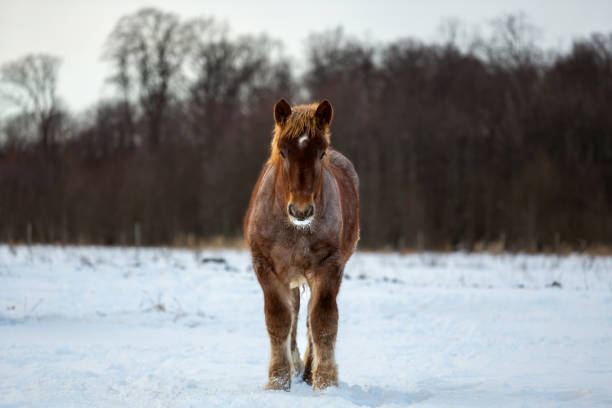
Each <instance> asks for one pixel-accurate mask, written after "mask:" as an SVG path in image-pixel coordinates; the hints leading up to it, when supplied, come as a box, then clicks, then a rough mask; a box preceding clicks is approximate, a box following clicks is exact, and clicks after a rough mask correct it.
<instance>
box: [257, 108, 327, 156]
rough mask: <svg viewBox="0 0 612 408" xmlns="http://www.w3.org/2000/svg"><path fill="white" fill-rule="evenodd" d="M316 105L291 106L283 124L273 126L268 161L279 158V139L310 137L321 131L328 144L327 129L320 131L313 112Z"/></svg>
mask: <svg viewBox="0 0 612 408" xmlns="http://www.w3.org/2000/svg"><path fill="white" fill-rule="evenodd" d="M318 106H319V104H318V103H313V104H310V105H298V106H293V107H292V108H291V114H290V115H289V117H288V118H287V120H286V122H285V124H284V125H283V126H282V127H281V126H279V125H278V124H277V125H275V126H274V133H273V138H272V152H271V154H270V159H269V160H268V162H276V161H278V160H279V159H280V152H279V150H278V143H279V142H280V141H281V140H292V139H297V138H299V137H300V136H302V135H305V134H306V135H308V136H310V137H314V136H315V135H317V134H320V133H322V136H323V137H324V138H325V140H326V142H327V143H328V144H329V143H330V133H329V129H325V130H323V131H322V130H320V129H318V127H317V121H316V118H315V112H316V110H317V107H318Z"/></svg>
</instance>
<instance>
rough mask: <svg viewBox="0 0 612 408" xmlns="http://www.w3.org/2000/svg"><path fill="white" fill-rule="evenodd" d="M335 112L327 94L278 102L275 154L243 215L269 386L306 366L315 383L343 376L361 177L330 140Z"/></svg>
mask: <svg viewBox="0 0 612 408" xmlns="http://www.w3.org/2000/svg"><path fill="white" fill-rule="evenodd" d="M332 115H333V110H332V107H331V104H330V103H329V102H328V101H323V102H322V103H320V104H312V105H300V106H294V107H291V106H290V105H289V104H288V103H287V102H286V101H285V100H284V99H281V100H280V101H279V102H277V104H276V105H275V107H274V119H275V123H276V125H275V128H274V137H273V139H272V149H271V155H270V158H269V160H268V161H267V163H266V164H265V166H264V168H263V169H262V171H261V174H260V176H259V180H258V181H257V184H256V185H255V188H254V190H253V194H252V196H251V202H250V205H249V208H248V211H247V214H246V217H245V222H244V233H245V238H246V241H247V243H248V245H249V247H250V249H251V253H252V258H253V268H254V271H255V274H256V275H257V279H258V281H259V284H260V285H261V288H262V291H263V295H264V312H265V318H266V326H267V329H268V334H269V337H270V347H271V357H270V365H269V373H268V375H269V379H268V383H267V385H266V388H267V389H284V390H288V389H289V388H290V386H291V376H292V373H299V372H300V371H302V370H303V379H304V381H305V382H307V383H308V384H311V385H313V386H314V388H315V389H323V388H325V387H328V386H331V385H337V384H338V374H337V367H336V364H335V361H334V347H335V342H336V334H337V331H338V306H337V304H336V296H337V295H338V291H339V289H340V283H341V281H342V276H343V271H344V265H345V264H346V262H347V261H348V259H349V257H350V256H351V254H352V253H353V251H354V250H355V246H356V244H357V241H358V239H359V196H358V188H359V180H358V177H357V173H356V172H355V169H354V167H353V165H352V164H351V162H350V161H349V160H348V159H347V158H346V157H344V156H343V155H342V154H340V153H339V152H337V151H335V150H333V149H332V148H331V147H330V132H329V125H330V123H331V120H332ZM302 283H307V284H308V286H309V288H310V291H311V297H310V301H309V303H308V321H307V328H308V345H307V348H306V352H305V354H304V361H303V362H302V360H301V359H300V357H299V352H298V349H297V345H296V341H295V337H296V326H297V317H298V311H299V307H300V294H299V285H300V284H302Z"/></svg>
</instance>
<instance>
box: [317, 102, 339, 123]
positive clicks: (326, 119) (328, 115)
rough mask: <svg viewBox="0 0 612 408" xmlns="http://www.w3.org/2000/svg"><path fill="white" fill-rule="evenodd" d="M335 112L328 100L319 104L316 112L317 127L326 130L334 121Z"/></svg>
mask: <svg viewBox="0 0 612 408" xmlns="http://www.w3.org/2000/svg"><path fill="white" fill-rule="evenodd" d="M333 115H334V110H333V108H332V106H331V103H329V101H328V100H327V99H325V100H324V101H323V102H321V103H320V104H319V106H318V107H317V111H316V112H315V118H316V119H317V125H318V126H319V127H320V128H321V129H326V128H327V127H328V126H329V124H330V123H331V121H332V117H333Z"/></svg>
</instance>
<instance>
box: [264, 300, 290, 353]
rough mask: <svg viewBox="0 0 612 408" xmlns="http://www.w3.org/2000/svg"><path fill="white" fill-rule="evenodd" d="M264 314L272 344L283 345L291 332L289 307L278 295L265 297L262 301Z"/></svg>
mask: <svg viewBox="0 0 612 408" xmlns="http://www.w3.org/2000/svg"><path fill="white" fill-rule="evenodd" d="M264 312H265V316H266V326H267V328H268V334H269V335H270V339H271V340H272V342H273V343H277V344H280V343H283V342H285V341H286V340H287V337H288V336H289V332H290V330H291V318H292V313H291V309H290V308H289V305H288V304H287V302H286V301H284V300H283V299H282V298H281V297H280V296H278V295H267V296H265V299H264Z"/></svg>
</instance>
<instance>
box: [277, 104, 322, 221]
mask: <svg viewBox="0 0 612 408" xmlns="http://www.w3.org/2000/svg"><path fill="white" fill-rule="evenodd" d="M332 114H333V110H332V106H331V104H330V103H329V101H327V100H324V101H323V102H321V103H319V104H312V105H300V106H294V107H293V108H292V107H291V106H290V105H289V104H288V103H287V101H285V100H284V99H281V100H279V101H278V102H277V103H276V105H274V121H275V122H276V126H275V129H274V139H273V140H272V156H271V158H270V161H272V162H275V163H278V166H279V169H280V172H279V177H280V182H281V185H282V190H283V193H284V205H285V208H286V211H287V216H288V217H289V220H290V221H291V223H293V225H296V226H299V227H308V226H309V225H310V223H311V221H312V220H313V218H314V215H315V212H316V211H317V208H316V202H317V200H318V197H319V196H320V194H321V188H322V185H323V171H322V168H323V165H324V163H326V162H327V160H328V158H327V157H326V151H327V148H328V147H329V124H330V123H331V120H332Z"/></svg>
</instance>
